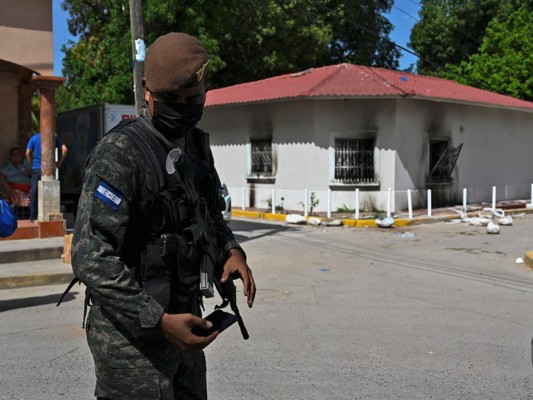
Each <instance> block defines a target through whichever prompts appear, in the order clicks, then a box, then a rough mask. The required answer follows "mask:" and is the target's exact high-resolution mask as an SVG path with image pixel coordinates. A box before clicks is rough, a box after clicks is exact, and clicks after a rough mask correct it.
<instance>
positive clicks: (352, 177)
mask: <svg viewBox="0 0 533 400" xmlns="http://www.w3.org/2000/svg"><path fill="white" fill-rule="evenodd" d="M374 144H375V139H374V138H371V139H341V138H336V139H335V176H334V179H335V181H336V182H341V183H348V184H351V183H373V182H375V181H376V177H375V174H374Z"/></svg>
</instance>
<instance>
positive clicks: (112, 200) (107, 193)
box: [93, 179, 124, 211]
mask: <svg viewBox="0 0 533 400" xmlns="http://www.w3.org/2000/svg"><path fill="white" fill-rule="evenodd" d="M93 195H94V197H96V198H97V199H100V200H102V201H103V202H104V203H105V204H107V205H108V206H109V207H111V208H112V209H113V210H115V211H116V210H117V209H118V207H119V206H120V204H121V203H122V200H124V195H123V194H122V193H121V192H120V190H118V189H116V188H114V187H113V186H111V185H110V184H109V183H107V182H106V181H104V180H102V179H100V182H99V183H98V186H96V189H95V190H94V193H93Z"/></svg>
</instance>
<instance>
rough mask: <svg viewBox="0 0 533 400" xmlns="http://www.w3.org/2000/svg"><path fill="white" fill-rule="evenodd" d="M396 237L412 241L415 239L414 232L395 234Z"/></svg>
mask: <svg viewBox="0 0 533 400" xmlns="http://www.w3.org/2000/svg"><path fill="white" fill-rule="evenodd" d="M394 236H399V237H401V238H404V239H411V238H414V237H415V234H414V233H413V232H398V233H395V234H394Z"/></svg>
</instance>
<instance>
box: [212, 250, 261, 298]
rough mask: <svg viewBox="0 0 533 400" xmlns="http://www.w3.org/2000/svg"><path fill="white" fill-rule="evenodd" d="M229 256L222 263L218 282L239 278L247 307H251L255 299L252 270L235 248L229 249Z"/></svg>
mask: <svg viewBox="0 0 533 400" xmlns="http://www.w3.org/2000/svg"><path fill="white" fill-rule="evenodd" d="M230 254H231V255H230V257H229V258H228V259H227V260H226V263H225V264H224V271H223V272H222V278H220V283H225V282H227V280H228V279H230V277H231V279H237V278H240V279H241V280H242V284H243V292H244V295H245V296H246V297H247V298H248V307H250V308H252V305H253V304H254V299H255V281H254V277H253V275H252V270H251V269H250V267H248V264H246V260H245V259H244V257H243V255H242V253H241V252H240V251H239V250H237V249H231V250H230Z"/></svg>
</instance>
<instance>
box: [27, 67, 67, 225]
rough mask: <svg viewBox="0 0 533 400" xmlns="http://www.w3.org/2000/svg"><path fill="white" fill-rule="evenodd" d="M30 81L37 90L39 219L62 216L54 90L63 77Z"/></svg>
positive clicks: (35, 77)
mask: <svg viewBox="0 0 533 400" xmlns="http://www.w3.org/2000/svg"><path fill="white" fill-rule="evenodd" d="M32 80H33V83H34V84H35V87H36V88H37V89H38V90H39V93H40V96H39V101H40V103H41V107H40V108H41V111H40V124H41V181H40V182H39V186H38V217H37V219H38V220H39V221H50V220H58V219H63V216H62V215H61V209H60V187H59V181H57V180H56V179H55V175H56V164H55V157H54V154H55V152H54V150H55V117H54V106H55V91H56V90H57V88H58V87H59V86H60V85H61V84H62V83H63V81H64V80H65V78H62V77H55V76H41V75H38V76H34V77H33V79H32Z"/></svg>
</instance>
